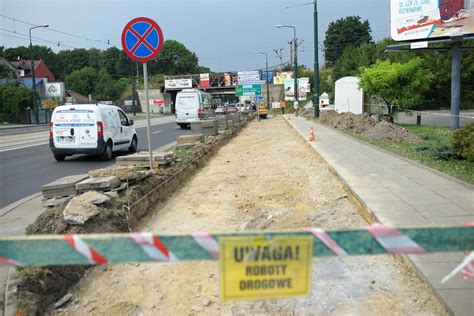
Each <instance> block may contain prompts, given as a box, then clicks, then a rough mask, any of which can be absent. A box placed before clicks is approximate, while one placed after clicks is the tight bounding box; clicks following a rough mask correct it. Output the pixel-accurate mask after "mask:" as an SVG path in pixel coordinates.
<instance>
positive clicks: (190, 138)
mask: <svg viewBox="0 0 474 316" xmlns="http://www.w3.org/2000/svg"><path fill="white" fill-rule="evenodd" d="M203 140H204V136H203V135H202V134H194V135H181V136H178V138H176V144H177V145H181V144H193V143H202V142H203Z"/></svg>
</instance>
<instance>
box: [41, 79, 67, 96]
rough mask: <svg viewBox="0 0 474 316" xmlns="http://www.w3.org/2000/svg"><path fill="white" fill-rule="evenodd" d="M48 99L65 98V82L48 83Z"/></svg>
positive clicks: (46, 92)
mask: <svg viewBox="0 0 474 316" xmlns="http://www.w3.org/2000/svg"><path fill="white" fill-rule="evenodd" d="M44 88H45V94H44V95H45V97H46V99H52V98H63V97H64V96H65V93H64V91H65V89H64V82H51V83H50V82H48V83H46V84H45V85H44Z"/></svg>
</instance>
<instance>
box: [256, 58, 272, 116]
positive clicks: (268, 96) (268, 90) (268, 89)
mask: <svg viewBox="0 0 474 316" xmlns="http://www.w3.org/2000/svg"><path fill="white" fill-rule="evenodd" d="M257 54H262V55H265V69H266V72H267V73H266V76H265V83H266V86H267V109H270V87H269V85H270V82H269V81H268V77H269V76H268V54H267V53H264V52H257Z"/></svg>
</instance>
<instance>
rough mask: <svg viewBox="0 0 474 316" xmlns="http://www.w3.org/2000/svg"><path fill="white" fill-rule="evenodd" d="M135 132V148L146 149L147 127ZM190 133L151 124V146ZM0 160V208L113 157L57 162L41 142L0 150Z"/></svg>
mask: <svg viewBox="0 0 474 316" xmlns="http://www.w3.org/2000/svg"><path fill="white" fill-rule="evenodd" d="M137 132H138V150H139V151H142V150H147V149H148V145H147V144H148V143H147V136H146V127H142V128H137ZM189 133H190V130H181V129H180V128H179V127H177V125H176V123H175V122H171V123H164V124H159V125H153V126H152V148H158V147H161V146H164V145H166V144H169V143H171V142H173V141H175V140H176V138H177V137H178V136H180V135H184V134H189ZM117 154H118V155H122V153H117ZM117 154H116V155H115V156H117ZM123 154H126V152H124V153H123ZM115 156H114V157H115ZM0 163H1V166H0V174H1V176H0V208H3V207H5V206H6V205H9V204H10V203H13V202H16V201H18V200H20V199H22V198H24V197H27V196H29V195H32V194H34V193H37V192H39V191H41V186H42V185H44V184H47V183H49V182H52V181H54V180H57V179H59V178H62V177H65V176H68V175H74V174H81V173H87V172H88V171H89V170H92V169H98V168H104V167H107V166H110V165H113V164H114V163H115V159H112V160H111V161H101V160H100V159H99V158H97V157H93V156H85V155H77V156H71V157H67V158H66V160H65V161H64V162H57V161H56V160H54V158H53V154H52V153H51V150H50V148H49V145H48V144H43V145H38V146H32V147H27V148H21V149H16V150H8V151H3V152H0Z"/></svg>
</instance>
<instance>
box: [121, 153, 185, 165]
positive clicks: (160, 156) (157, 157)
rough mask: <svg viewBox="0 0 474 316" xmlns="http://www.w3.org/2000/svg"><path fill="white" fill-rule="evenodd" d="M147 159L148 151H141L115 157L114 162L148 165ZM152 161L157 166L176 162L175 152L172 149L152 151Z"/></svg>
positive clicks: (148, 157)
mask: <svg viewBox="0 0 474 316" xmlns="http://www.w3.org/2000/svg"><path fill="white" fill-rule="evenodd" d="M149 161H150V153H149V152H148V151H142V152H139V153H136V154H133V155H128V156H121V157H117V158H116V159H115V162H116V163H117V165H119V166H136V167H148V166H149V164H150V163H149ZM153 162H154V164H156V165H159V166H169V165H171V164H173V163H175V162H176V154H175V153H174V152H172V151H169V152H153Z"/></svg>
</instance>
